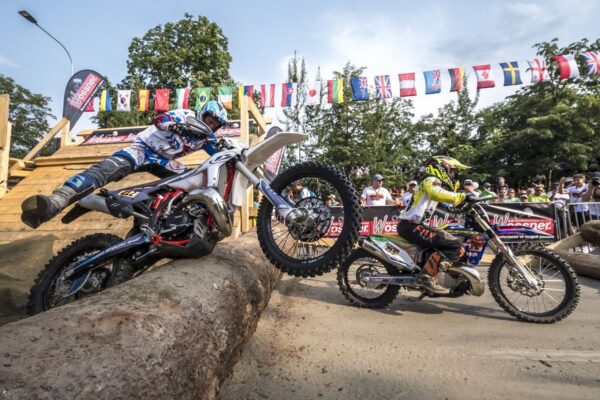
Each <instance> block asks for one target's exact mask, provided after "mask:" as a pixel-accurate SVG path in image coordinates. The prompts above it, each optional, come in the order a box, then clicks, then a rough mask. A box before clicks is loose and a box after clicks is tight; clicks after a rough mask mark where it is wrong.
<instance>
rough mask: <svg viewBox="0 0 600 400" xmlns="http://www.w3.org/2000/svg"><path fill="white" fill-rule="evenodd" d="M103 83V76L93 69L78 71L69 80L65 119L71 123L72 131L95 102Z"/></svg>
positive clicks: (64, 110)
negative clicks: (88, 106) (89, 106)
mask: <svg viewBox="0 0 600 400" xmlns="http://www.w3.org/2000/svg"><path fill="white" fill-rule="evenodd" d="M103 82H104V78H103V77H102V75H100V74H99V73H97V72H96V71H92V70H91V69H84V70H81V71H78V72H76V73H75V74H74V75H73V76H72V77H71V79H69V82H67V87H66V88H65V98H64V102H63V117H65V118H67V119H68V120H69V121H70V122H71V129H73V127H74V126H75V124H76V123H77V121H79V118H81V114H83V112H84V111H85V107H86V106H87V105H88V103H89V102H90V101H92V100H93V98H94V96H95V95H96V93H97V92H98V89H99V88H100V85H102V83H103Z"/></svg>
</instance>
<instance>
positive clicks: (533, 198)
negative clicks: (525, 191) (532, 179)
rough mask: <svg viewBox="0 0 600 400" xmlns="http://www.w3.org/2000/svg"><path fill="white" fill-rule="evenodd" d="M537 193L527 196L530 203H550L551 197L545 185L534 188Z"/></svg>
mask: <svg viewBox="0 0 600 400" xmlns="http://www.w3.org/2000/svg"><path fill="white" fill-rule="evenodd" d="M534 189H535V192H533V194H530V195H529V196H527V200H528V201H529V202H530V203H547V202H549V201H550V197H548V195H547V194H546V191H545V190H544V185H537V186H535V187H534Z"/></svg>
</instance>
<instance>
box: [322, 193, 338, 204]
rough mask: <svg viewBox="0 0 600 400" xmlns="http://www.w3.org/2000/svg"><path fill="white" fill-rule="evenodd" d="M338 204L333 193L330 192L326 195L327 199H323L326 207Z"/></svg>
mask: <svg viewBox="0 0 600 400" xmlns="http://www.w3.org/2000/svg"><path fill="white" fill-rule="evenodd" d="M339 204H340V203H338V202H337V199H336V197H335V194H330V195H329V196H327V200H325V205H326V206H327V207H335V206H338V205H339Z"/></svg>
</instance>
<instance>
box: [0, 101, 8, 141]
mask: <svg viewBox="0 0 600 400" xmlns="http://www.w3.org/2000/svg"><path fill="white" fill-rule="evenodd" d="M9 105H10V96H9V95H8V94H0V150H1V149H3V148H4V147H6V146H5V145H6V143H7V142H6V138H7V135H8V113H9ZM8 147H10V145H9V146H8Z"/></svg>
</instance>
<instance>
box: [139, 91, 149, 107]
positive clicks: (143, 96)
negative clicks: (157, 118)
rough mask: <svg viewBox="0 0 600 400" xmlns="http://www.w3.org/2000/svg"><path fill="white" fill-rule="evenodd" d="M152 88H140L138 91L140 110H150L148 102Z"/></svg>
mask: <svg viewBox="0 0 600 400" xmlns="http://www.w3.org/2000/svg"><path fill="white" fill-rule="evenodd" d="M149 99H150V90H148V89H140V90H139V91H138V111H142V112H145V111H148V104H149V103H150V101H149Z"/></svg>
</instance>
